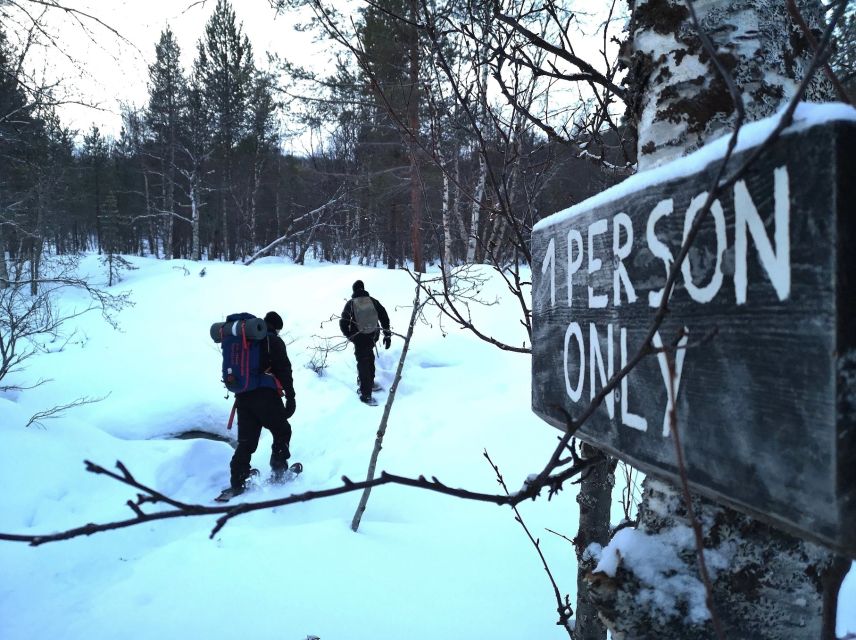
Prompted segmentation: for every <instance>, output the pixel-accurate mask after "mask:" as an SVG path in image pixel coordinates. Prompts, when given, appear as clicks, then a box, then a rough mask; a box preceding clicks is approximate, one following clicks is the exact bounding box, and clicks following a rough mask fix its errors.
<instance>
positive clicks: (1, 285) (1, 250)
mask: <svg viewBox="0 0 856 640" xmlns="http://www.w3.org/2000/svg"><path fill="white" fill-rule="evenodd" d="M8 286H9V269H8V268H7V267H6V238H5V237H4V235H3V225H2V224H0V290H2V289H6V288H7V287H8Z"/></svg>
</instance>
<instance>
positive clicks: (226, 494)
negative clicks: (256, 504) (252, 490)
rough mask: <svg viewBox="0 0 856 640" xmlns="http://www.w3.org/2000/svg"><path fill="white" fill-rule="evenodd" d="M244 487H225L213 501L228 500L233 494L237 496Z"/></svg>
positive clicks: (242, 491)
mask: <svg viewBox="0 0 856 640" xmlns="http://www.w3.org/2000/svg"><path fill="white" fill-rule="evenodd" d="M244 491H245V490H244V489H242V488H240V487H239V488H232V487H226V488H225V489H223V490H222V491H221V492H220V495H219V496H217V497H216V498H214V502H229V500H231V499H232V498H234V497H235V496H239V495H241V494H242V493H244Z"/></svg>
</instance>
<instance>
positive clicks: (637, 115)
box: [624, 0, 831, 171]
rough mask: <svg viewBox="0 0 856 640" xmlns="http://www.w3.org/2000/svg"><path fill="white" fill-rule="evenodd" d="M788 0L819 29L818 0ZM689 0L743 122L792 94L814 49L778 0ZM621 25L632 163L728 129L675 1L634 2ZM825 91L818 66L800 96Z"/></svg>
mask: <svg viewBox="0 0 856 640" xmlns="http://www.w3.org/2000/svg"><path fill="white" fill-rule="evenodd" d="M631 3H632V0H631ZM797 4H798V6H799V8H800V11H801V13H802V15H803V17H804V18H805V19H806V22H807V23H808V24H809V26H810V28H812V29H813V30H814V31H815V33H818V32H819V30H820V25H822V21H821V18H822V12H821V7H820V3H819V2H816V1H814V0H799V1H798V2H797ZM693 6H694V7H695V11H696V14H697V16H698V19H699V23H700V25H701V29H702V30H703V31H704V33H706V34H707V35H708V37H709V38H710V39H711V41H712V42H713V44H714V47H715V48H716V49H717V52H718V54H719V55H718V57H719V60H720V62H721V63H722V65H723V66H724V67H725V68H726V69H727V70H728V72H729V73H730V74H731V76H732V77H733V78H734V82H735V84H736V85H737V87H738V89H739V90H740V93H741V95H742V97H743V103H744V107H745V110H746V119H747V121H753V120H759V119H761V118H765V117H767V116H770V115H772V114H773V113H775V112H776V111H777V110H778V109H779V107H781V106H782V104H783V103H785V102H786V101H787V100H788V98H789V97H790V96H792V95H793V94H794V92H795V89H796V86H797V85H798V84H799V82H800V80H801V79H802V77H803V72H804V70H805V69H806V67H807V66H808V64H809V62H810V61H811V58H812V55H813V53H812V50H811V47H810V46H809V43H808V42H806V39H805V38H804V36H803V35H802V33H801V31H800V30H799V29H798V28H797V27H796V26H795V25H794V24H793V23H792V21H791V19H790V16H789V15H788V10H787V6H786V3H785V2H760V1H759V0H696V1H695V2H694V3H693ZM630 29H631V32H630V38H629V40H628V43H627V44H626V49H625V52H624V60H625V63H626V64H627V66H628V68H629V74H628V81H627V84H628V89H629V95H628V100H627V103H628V110H629V112H630V113H629V115H630V117H631V118H632V120H633V121H634V122H636V123H637V127H638V133H639V139H638V158H639V160H638V162H639V165H638V166H639V170H640V171H641V170H644V169H649V168H651V167H655V166H658V165H660V164H663V163H665V162H668V161H670V160H673V159H674V158H676V157H679V156H681V155H686V154H687V153H690V152H692V151H694V150H696V149H698V148H699V147H701V146H703V145H704V144H706V143H708V142H710V141H711V140H713V139H714V138H716V137H718V136H720V135H722V134H724V133H726V132H728V131H729V130H730V128H731V125H732V124H733V120H734V108H735V107H734V103H733V101H732V99H731V96H730V94H729V91H728V86H727V84H726V82H725V81H724V80H723V78H722V77H721V75H720V74H719V73H717V71H716V68H715V66H714V64H713V61H712V60H711V58H710V56H708V55H707V52H706V51H705V50H704V47H703V45H702V40H701V38H700V37H699V32H698V30H697V29H696V28H695V26H694V25H693V22H692V20H691V17H690V12H689V9H687V6H686V4H685V3H684V2H683V0H647V1H644V0H643V1H641V2H636V3H635V6H634V7H633V18H632V21H631V26H630ZM830 92H831V86H830V85H829V82H828V80H826V78H824V77H823V74H817V76H816V77H815V79H814V81H813V82H812V84H811V85H810V86H809V88H808V91H807V92H806V95H805V98H804V99H806V100H814V101H819V100H826V99H828V98H829V96H830V95H831V93H830Z"/></svg>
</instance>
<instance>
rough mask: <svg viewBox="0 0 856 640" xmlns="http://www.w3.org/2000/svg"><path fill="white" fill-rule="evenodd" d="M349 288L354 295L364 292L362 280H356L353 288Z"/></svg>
mask: <svg viewBox="0 0 856 640" xmlns="http://www.w3.org/2000/svg"><path fill="white" fill-rule="evenodd" d="M351 288H352V289H353V290H354V293H356V292H357V291H365V290H366V285H364V284H363V281H362V280H357V281H356V282H355V283H354V286H353V287H351Z"/></svg>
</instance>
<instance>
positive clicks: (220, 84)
mask: <svg viewBox="0 0 856 640" xmlns="http://www.w3.org/2000/svg"><path fill="white" fill-rule="evenodd" d="M194 75H195V77H196V79H197V81H198V83H199V87H200V89H201V97H202V100H203V105H204V107H205V109H206V111H207V112H208V115H209V117H210V119H211V125H212V128H211V133H212V142H213V145H214V149H215V150H216V156H217V159H218V160H219V163H220V166H219V174H220V175H219V189H220V193H219V195H220V197H219V205H220V216H221V222H222V224H221V228H220V233H221V237H220V242H219V243H218V244H219V249H220V255H221V256H222V257H228V258H229V259H230V260H233V259H235V257H236V253H237V245H236V242H235V238H234V229H235V226H236V222H235V215H234V214H231V215H230V211H231V210H232V206H231V202H232V198H231V194H230V193H229V192H230V190H231V188H232V172H233V168H234V167H233V164H234V163H233V155H234V152H235V147H236V145H237V144H238V143H239V142H240V141H241V139H242V138H243V137H244V136H245V135H246V132H247V126H248V109H247V106H248V100H249V98H250V96H251V95H252V80H253V75H254V63H253V51H252V47H251V45H250V42H249V40H248V39H247V36H246V35H244V34H242V30H241V26H240V25H238V24H236V17H235V11H234V10H233V9H232V5H231V4H230V3H229V2H228V1H227V0H218V1H217V6H216V7H215V9H214V13H213V14H212V15H211V18H210V19H209V20H208V23H207V24H206V25H205V36H204V37H203V38H202V40H200V41H199V44H198V47H197V58H196V61H195V63H194Z"/></svg>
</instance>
